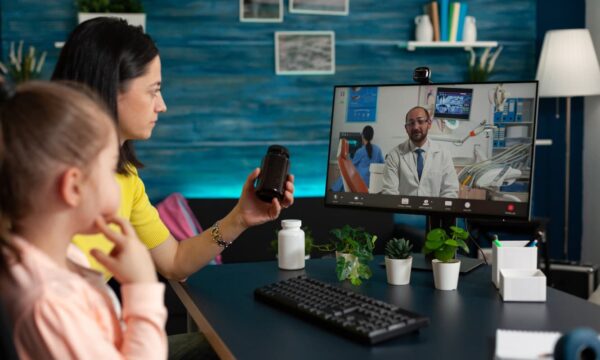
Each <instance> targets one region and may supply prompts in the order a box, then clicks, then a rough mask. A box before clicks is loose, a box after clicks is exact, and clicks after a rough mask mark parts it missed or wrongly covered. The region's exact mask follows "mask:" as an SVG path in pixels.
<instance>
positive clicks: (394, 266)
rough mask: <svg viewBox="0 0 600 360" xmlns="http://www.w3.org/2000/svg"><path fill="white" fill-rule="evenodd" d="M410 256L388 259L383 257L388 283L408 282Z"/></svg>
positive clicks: (405, 283)
mask: <svg viewBox="0 0 600 360" xmlns="http://www.w3.org/2000/svg"><path fill="white" fill-rule="evenodd" d="M411 267H412V256H411V257H409V258H408V259H390V258H388V257H387V256H386V257H385V273H386V275H387V282H388V284H390V285H407V284H409V283H410V270H411Z"/></svg>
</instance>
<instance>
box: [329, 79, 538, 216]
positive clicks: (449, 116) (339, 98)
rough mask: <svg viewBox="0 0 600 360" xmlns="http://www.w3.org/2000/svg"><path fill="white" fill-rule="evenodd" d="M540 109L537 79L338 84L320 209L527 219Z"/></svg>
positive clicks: (335, 92)
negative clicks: (367, 144) (352, 208)
mask: <svg viewBox="0 0 600 360" xmlns="http://www.w3.org/2000/svg"><path fill="white" fill-rule="evenodd" d="M537 101H538V97H537V82H535V81H531V82H508V83H476V84H468V83H461V84H431V85H382V86H337V87H335V90H334V99H333V110H332V124H331V136H330V149H329V162H328V171H327V189H326V196H325V198H326V203H327V204H328V205H340V206H355V207H368V208H374V209H388V210H397V211H399V212H408V213H411V212H413V213H422V214H427V213H432V214H433V213H448V214H457V215H463V216H469V215H472V216H502V217H505V218H519V219H527V218H529V214H530V201H531V186H532V184H531V177H532V173H533V163H534V161H533V160H534V159H533V158H534V156H533V152H534V141H535V130H536V126H535V125H536V121H537ZM368 138H370V141H367V140H368ZM367 142H368V143H370V144H371V146H370V151H369V150H368V148H369V147H368V146H366V143H367ZM369 152H370V153H369Z"/></svg>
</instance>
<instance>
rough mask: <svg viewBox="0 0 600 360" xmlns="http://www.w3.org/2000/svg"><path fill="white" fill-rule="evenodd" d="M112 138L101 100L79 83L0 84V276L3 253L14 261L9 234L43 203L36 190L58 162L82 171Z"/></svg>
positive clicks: (50, 176)
mask: <svg viewBox="0 0 600 360" xmlns="http://www.w3.org/2000/svg"><path fill="white" fill-rule="evenodd" d="M112 134H115V126H114V124H113V122H112V121H111V116H110V114H109V112H108V110H107V109H106V107H105V106H104V104H103V102H102V100H101V99H100V98H99V97H98V95H96V93H95V92H92V91H91V90H89V89H87V90H86V89H84V88H83V85H81V84H77V85H74V84H69V85H68V86H67V85H65V84H60V83H50V82H45V83H44V82H29V83H26V84H24V85H21V86H19V87H18V88H17V90H16V92H14V91H11V90H8V89H7V88H6V85H1V86H0V274H3V273H4V274H6V273H9V270H8V268H9V266H8V263H7V259H8V258H7V257H6V256H5V255H9V256H10V255H13V257H14V258H16V260H17V261H19V253H18V251H17V249H16V247H15V245H14V244H13V243H12V241H11V237H12V235H11V234H12V233H19V232H20V231H21V227H20V225H19V223H20V221H21V220H22V219H23V217H24V216H26V215H27V214H30V213H31V212H32V210H33V208H34V204H35V203H36V202H40V201H44V200H43V197H44V196H46V194H42V193H40V189H41V188H43V187H45V186H47V183H48V182H49V181H53V178H54V177H55V176H56V175H57V169H60V166H62V165H63V164H66V165H68V166H77V167H80V168H81V169H83V170H84V171H86V170H88V169H89V165H90V164H92V163H93V162H94V159H95V158H96V157H97V156H98V154H99V153H100V151H101V150H102V149H103V148H104V147H105V146H106V144H107V142H108V141H109V136H111V135H112Z"/></svg>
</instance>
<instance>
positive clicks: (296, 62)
mask: <svg viewBox="0 0 600 360" xmlns="http://www.w3.org/2000/svg"><path fill="white" fill-rule="evenodd" d="M275 73H276V74H277V75H326V74H335V33H334V32H333V31H277V32H275Z"/></svg>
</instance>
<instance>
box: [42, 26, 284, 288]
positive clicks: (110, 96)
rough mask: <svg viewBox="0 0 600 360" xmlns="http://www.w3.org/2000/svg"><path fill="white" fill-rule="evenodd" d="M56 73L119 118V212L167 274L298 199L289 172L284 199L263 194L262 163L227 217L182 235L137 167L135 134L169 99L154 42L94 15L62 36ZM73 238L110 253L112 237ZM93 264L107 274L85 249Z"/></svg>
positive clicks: (191, 265) (186, 268)
mask: <svg viewBox="0 0 600 360" xmlns="http://www.w3.org/2000/svg"><path fill="white" fill-rule="evenodd" d="M52 79H53V80H70V81H77V82H81V83H84V84H86V85H88V86H89V87H91V88H92V89H94V90H96V91H97V92H98V93H99V94H100V96H101V97H102V98H103V99H104V101H106V103H107V105H108V107H109V109H110V110H111V111H112V113H113V115H114V118H115V120H116V122H117V130H118V133H119V139H120V142H121V147H120V154H119V162H118V168H117V172H118V175H117V180H118V182H119V185H120V187H121V191H122V194H121V204H120V208H119V212H118V215H119V216H121V217H124V218H126V219H128V220H129V221H130V222H131V224H132V225H133V227H134V228H135V230H136V232H137V235H138V236H139V238H140V239H141V240H142V242H143V243H144V244H145V245H146V247H148V248H149V249H150V253H151V255H152V258H153V260H154V263H155V264H156V267H157V269H158V271H159V272H160V273H161V274H162V275H163V276H165V277H166V278H169V279H174V280H182V279H185V278H186V277H187V276H189V275H190V274H192V273H194V272H195V271H197V270H198V269H200V268H201V267H202V266H204V265H206V264H207V263H208V262H209V261H210V260H211V259H213V258H214V257H215V256H216V255H218V254H220V253H221V251H223V249H224V248H225V247H227V246H228V245H229V244H231V242H233V241H234V240H235V239H236V238H237V237H238V236H239V235H240V234H241V233H242V232H243V231H244V230H246V229H247V228H249V227H251V226H255V225H259V224H262V223H265V222H268V221H271V220H274V219H276V218H277V217H278V216H279V214H280V212H281V209H282V208H286V207H288V206H290V205H292V203H293V201H294V184H293V182H294V179H293V176H291V175H290V177H289V179H288V181H287V182H286V191H285V196H284V199H283V200H282V201H281V203H280V202H279V201H278V200H277V199H273V201H272V202H271V203H265V202H263V201H261V200H259V199H258V198H257V197H256V195H255V194H254V185H253V184H254V181H255V179H256V178H257V177H258V174H259V172H260V170H259V169H255V170H254V171H252V173H250V175H249V176H248V178H247V179H246V182H245V184H244V187H243V190H242V194H241V196H240V199H239V201H238V203H237V204H236V206H235V207H234V208H233V210H231V212H230V213H229V214H227V215H226V216H225V217H224V218H223V219H221V220H220V221H218V222H216V223H215V225H213V227H211V228H210V229H208V230H207V231H204V232H202V233H201V234H200V235H197V236H195V237H192V238H190V239H187V240H184V241H181V242H178V241H176V240H175V238H173V236H172V235H171V234H170V233H169V231H168V229H167V228H166V227H165V225H164V224H163V222H162V221H161V220H160V218H159V217H158V212H157V211H156V209H155V208H154V207H153V206H152V205H151V204H150V201H149V199H148V196H147V195H146V191H145V188H144V183H143V182H142V180H141V179H140V178H139V176H138V173H137V170H136V168H138V167H140V166H141V165H142V164H141V163H140V161H139V160H138V159H137V158H136V156H135V153H134V151H133V146H132V143H131V140H145V139H148V138H149V137H150V136H151V135H152V130H153V129H154V126H155V125H156V122H157V120H158V114H159V113H162V112H165V111H166V110H167V106H166V104H165V102H164V100H163V98H162V95H161V92H160V89H161V63H160V56H159V53H158V49H157V48H156V45H155V44H154V41H153V40H152V39H151V38H150V36H148V35H147V34H144V33H143V31H142V29H141V28H139V27H134V26H130V25H128V24H127V23H126V22H125V21H124V20H120V19H113V18H106V17H103V18H96V19H92V20H89V21H86V22H84V23H82V24H80V25H79V26H77V28H75V30H74V31H73V32H72V33H71V35H70V36H69V38H68V40H67V42H66V43H65V45H64V47H63V49H62V51H61V53H60V57H59V59H58V62H57V64H56V68H55V70H54V73H53V75H52ZM74 242H75V244H76V245H77V246H78V247H79V248H80V249H82V250H83V251H84V253H86V254H89V251H90V250H91V249H92V248H98V249H100V250H102V251H104V252H109V251H110V249H111V248H112V244H111V243H110V242H109V241H108V240H106V239H105V238H104V237H103V236H100V235H98V236H85V237H84V236H78V237H76V238H75V239H74ZM88 259H89V260H90V262H91V263H92V266H93V267H95V268H97V269H100V270H102V271H104V272H105V274H106V276H107V277H110V274H109V273H108V272H107V271H106V270H105V269H103V268H102V266H101V265H100V264H99V263H97V262H96V261H95V259H93V258H92V257H90V256H89V255H88Z"/></svg>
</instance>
